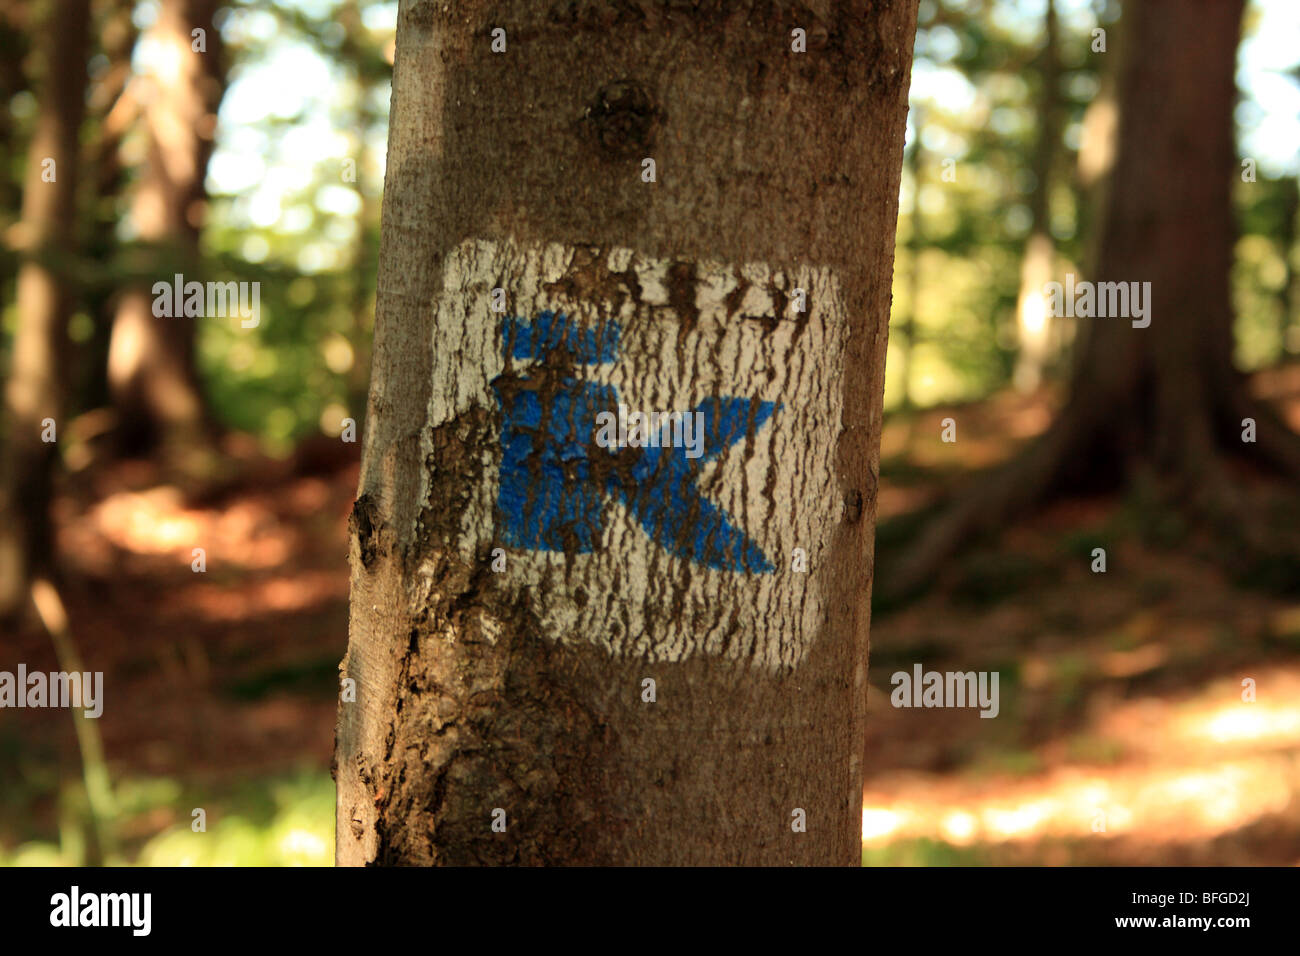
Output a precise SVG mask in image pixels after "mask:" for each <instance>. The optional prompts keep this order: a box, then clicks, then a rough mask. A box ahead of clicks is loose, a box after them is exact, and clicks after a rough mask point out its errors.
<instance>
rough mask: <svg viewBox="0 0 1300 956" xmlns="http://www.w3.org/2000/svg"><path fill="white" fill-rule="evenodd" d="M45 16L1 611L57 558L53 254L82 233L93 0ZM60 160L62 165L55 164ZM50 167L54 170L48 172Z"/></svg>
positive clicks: (58, 324)
mask: <svg viewBox="0 0 1300 956" xmlns="http://www.w3.org/2000/svg"><path fill="white" fill-rule="evenodd" d="M48 10H49V13H48V16H47V17H46V18H45V19H44V22H43V24H42V32H41V40H40V47H41V50H42V58H41V59H42V64H43V69H44V76H43V80H42V82H43V87H42V90H41V94H40V117H39V119H38V120H37V124H36V129H35V132H34V133H33V135H32V141H31V145H30V148H29V150H28V157H27V175H26V180H25V182H24V185H23V212H22V230H21V242H22V246H23V254H24V256H25V257H26V261H24V262H23V264H22V266H21V267H20V268H19V271H18V316H19V322H18V331H17V334H16V335H15V336H14V344H13V357H12V361H11V364H10V369H9V378H8V381H7V382H6V383H5V425H6V429H7V430H6V434H5V436H4V437H5V448H4V450H3V454H2V455H0V617H9V616H12V615H13V614H15V613H17V612H18V611H20V610H21V609H22V608H23V607H24V606H25V605H26V603H27V598H28V590H29V586H30V582H31V580H32V577H33V575H34V574H35V573H37V572H40V571H46V570H47V569H48V568H49V566H50V565H51V564H52V562H53V553H54V529H53V528H52V526H51V522H50V501H51V497H52V485H53V478H54V463H55V449H56V447H57V446H56V444H55V443H54V442H47V441H43V440H42V433H43V432H44V431H45V428H44V426H43V425H42V422H44V420H45V419H47V418H48V419H53V420H54V425H55V433H54V437H55V438H57V435H58V431H57V429H58V428H59V427H61V426H62V425H63V422H62V418H61V415H62V402H63V392H64V390H63V383H62V378H61V375H62V372H63V370H64V367H65V357H66V351H67V349H66V345H67V326H68V315H69V312H70V311H71V308H72V303H73V301H74V299H73V294H72V290H71V285H70V281H69V277H68V276H66V275H59V274H58V273H57V272H56V271H55V267H54V266H53V265H51V261H57V260H58V259H59V258H60V257H62V258H66V257H67V256H68V255H69V254H70V253H71V252H72V251H73V248H74V246H75V243H76V240H77V221H78V219H77V172H78V169H77V166H78V160H79V156H78V135H79V133H80V131H81V121H82V117H83V114H84V112H85V106H84V104H85V93H86V53H87V42H88V37H87V21H88V19H89V16H90V11H89V4H88V0H53V2H52V3H50V4H49V7H48ZM50 160H53V163H54V165H53V166H52V167H50V166H48V165H47V163H48V161H50ZM47 175H51V176H52V177H53V178H52V179H49V180H47V178H46V177H47Z"/></svg>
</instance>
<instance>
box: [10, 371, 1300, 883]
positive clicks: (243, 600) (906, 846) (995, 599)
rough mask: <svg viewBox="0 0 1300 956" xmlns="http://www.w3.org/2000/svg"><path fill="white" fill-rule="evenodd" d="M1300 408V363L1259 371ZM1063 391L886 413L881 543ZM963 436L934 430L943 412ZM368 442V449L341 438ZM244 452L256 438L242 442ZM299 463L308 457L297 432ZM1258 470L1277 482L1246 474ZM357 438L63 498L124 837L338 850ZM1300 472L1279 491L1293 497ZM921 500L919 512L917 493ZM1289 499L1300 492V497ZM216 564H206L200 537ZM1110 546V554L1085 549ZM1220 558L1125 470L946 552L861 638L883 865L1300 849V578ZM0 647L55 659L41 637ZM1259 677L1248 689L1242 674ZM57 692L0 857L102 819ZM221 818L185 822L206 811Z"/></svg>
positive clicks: (290, 858) (19, 776)
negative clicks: (187, 479) (894, 697)
mask: <svg viewBox="0 0 1300 956" xmlns="http://www.w3.org/2000/svg"><path fill="white" fill-rule="evenodd" d="M1256 386H1257V390H1258V391H1260V392H1261V393H1263V394H1267V395H1270V396H1271V397H1274V398H1277V399H1279V400H1282V401H1283V402H1284V403H1285V407H1286V408H1287V409H1288V414H1289V416H1290V418H1291V421H1292V425H1293V427H1296V428H1300V369H1291V370H1287V371H1281V372H1276V373H1266V374H1264V375H1261V376H1258V377H1257V380H1256ZM1050 414H1051V409H1050V398H1049V397H1048V396H1046V395H1041V394H1040V395H1037V396H1030V397H1020V396H1012V395H1001V396H996V397H994V398H993V399H990V400H988V401H985V402H981V403H978V404H974V405H967V406H962V407H960V408H948V409H933V410H930V411H927V412H925V413H923V414H921V415H917V416H913V417H910V418H901V417H895V418H893V419H891V420H890V421H889V422H888V423H887V425H886V430H885V434H884V436H883V437H882V480H881V496H880V520H881V526H880V546H879V548H878V561H879V562H880V565H881V566H884V563H885V562H887V561H888V560H889V558H890V556H891V555H893V554H896V553H897V549H898V547H900V546H901V545H902V544H903V543H905V542H906V540H908V539H909V538H910V536H911V535H912V534H914V532H915V528H916V519H915V517H914V515H915V514H916V513H917V512H918V509H920V511H922V512H924V510H925V509H927V508H929V507H930V506H931V505H932V504H933V503H934V502H935V501H936V500H938V499H939V498H940V497H941V495H942V494H943V493H944V492H945V491H948V490H951V489H954V488H960V486H961V484H962V483H963V482H964V481H965V480H967V478H968V477H969V474H970V472H971V470H972V469H975V468H979V467H983V466H984V465H987V464H990V463H993V462H996V461H998V460H1000V459H1002V458H1004V457H1005V456H1006V455H1008V454H1009V453H1010V452H1011V450H1012V449H1013V447H1014V446H1015V445H1016V443H1018V442H1020V441H1023V440H1026V439H1028V438H1029V437H1031V436H1032V435H1033V434H1035V433H1036V432H1038V431H1039V430H1041V428H1042V427H1044V426H1045V425H1046V423H1047V420H1048V418H1049V417H1050ZM948 415H952V416H953V417H955V418H956V419H957V420H958V423H959V436H960V438H959V441H958V442H957V443H955V444H950V445H946V444H943V443H941V442H940V441H939V432H940V425H939V422H940V419H942V418H944V417H946V416H948ZM352 447H354V448H355V447H356V446H352ZM252 460H255V459H254V458H252V457H251V456H250V461H252ZM299 461H300V464H301V457H300V459H299ZM1240 478H1241V480H1242V482H1243V483H1244V485H1245V486H1246V487H1249V488H1250V489H1252V493H1253V494H1256V495H1258V496H1260V497H1264V498H1272V497H1279V496H1281V495H1282V492H1281V491H1280V490H1279V489H1278V488H1277V486H1275V485H1273V484H1271V483H1270V482H1269V481H1267V480H1265V479H1264V478H1263V477H1262V476H1257V475H1254V474H1252V473H1248V472H1245V473H1242V474H1241V475H1240ZM356 480H357V471H356V466H355V464H351V463H347V462H343V463H338V462H334V463H333V464H332V465H331V466H330V467H328V468H325V467H318V468H315V469H312V468H305V467H298V468H294V467H291V466H289V465H287V464H285V465H272V464H268V463H265V462H262V463H260V464H258V465H257V466H256V467H254V468H253V470H252V471H251V472H248V473H246V474H245V475H244V477H243V478H242V480H241V481H240V483H239V485H238V486H237V487H232V488H230V489H228V490H227V491H226V492H225V493H223V494H221V495H218V496H209V497H208V498H207V499H205V500H201V501H194V500H187V499H186V498H185V497H184V496H183V495H182V494H181V492H180V491H178V490H177V489H175V488H172V487H170V486H167V485H159V484H157V475H156V472H155V471H154V470H153V468H152V466H151V465H149V464H147V463H119V464H117V465H114V466H112V467H107V468H89V469H86V471H85V472H84V473H81V474H78V475H75V476H74V480H72V481H69V482H68V487H67V488H66V489H65V491H64V493H63V494H61V495H60V497H59V500H58V506H57V514H58V521H59V526H60V544H61V547H62V550H63V554H64V555H65V556H66V563H67V566H68V574H67V579H66V582H65V585H64V588H63V597H64V600H65V601H66V603H67V606H68V612H69V618H70V621H71V629H72V633H73V635H74V637H75V639H76V641H77V644H78V646H79V649H80V652H81V654H82V656H83V657H84V659H85V666H86V668H87V669H90V670H99V671H104V672H105V686H106V692H105V693H106V697H107V705H106V707H105V710H104V715H103V717H102V718H101V719H100V720H98V721H97V722H96V725H97V728H98V730H99V731H100V733H101V735H102V737H103V740H104V746H105V750H106V753H107V758H108V765H109V768H110V770H111V772H112V779H113V786H114V798H115V806H114V807H113V813H114V819H113V823H112V832H113V834H114V836H115V837H116V840H117V842H118V844H119V846H120V849H119V856H118V858H119V859H122V860H126V861H130V862H139V863H262V864H283V863H305V864H316V863H328V862H329V861H330V860H331V858H332V846H333V785H332V782H331V780H330V777H329V765H330V759H331V753H332V749H333V734H334V716H335V706H336V703H335V702H336V700H337V692H338V691H337V688H338V674H337V664H338V662H339V659H340V658H341V657H342V655H343V651H344V649H345V647H346V640H347V589H348V571H347V515H348V512H349V510H350V507H351V502H352V498H353V496H354V494H355V489H356ZM1294 497H1295V496H1294V494H1293V493H1292V494H1291V495H1290V498H1294ZM909 516H912V517H909ZM1298 520H1300V519H1298ZM196 547H201V548H203V549H204V551H205V560H206V570H205V571H204V572H203V573H196V572H195V571H194V570H193V569H192V562H193V561H194V552H193V549H194V548H196ZM1095 547H1104V548H1105V549H1106V555H1107V569H1106V572H1105V573H1094V572H1092V571H1091V569H1090V566H1091V564H1092V561H1093V558H1092V549H1093V548H1095ZM1293 572H1294V569H1291V568H1283V569H1281V570H1280V571H1279V572H1278V573H1277V574H1270V571H1269V569H1268V568H1266V567H1264V568H1261V567H1251V568H1248V569H1246V568H1232V567H1225V564H1224V561H1223V560H1222V554H1221V553H1219V549H1218V548H1217V547H1216V543H1215V541H1214V540H1213V538H1210V537H1208V536H1206V535H1204V534H1203V533H1202V532H1199V531H1198V530H1197V529H1195V528H1191V527H1188V526H1186V524H1185V523H1183V522H1182V520H1181V519H1180V518H1179V517H1178V515H1177V514H1174V513H1169V512H1167V511H1164V510H1162V509H1160V508H1156V507H1153V506H1151V505H1150V504H1149V502H1146V501H1143V500H1141V499H1139V498H1137V497H1135V496H1134V495H1132V494H1129V495H1125V496H1116V495H1112V496H1108V497H1097V498H1089V499H1073V500H1067V501H1063V502H1061V503H1059V504H1057V505H1054V506H1052V507H1049V508H1048V509H1046V510H1045V511H1042V512H1039V513H1037V514H1036V515H1033V516H1029V517H1027V518H1026V520H1025V521H1024V522H1022V523H1021V524H1020V525H1018V526H1017V527H1014V528H1011V529H1009V530H1008V531H1007V532H1005V533H1004V534H1003V535H1002V536H1001V537H1000V539H999V540H997V541H994V542H989V543H984V544H981V545H978V546H977V547H976V548H974V549H973V550H971V551H969V552H967V553H966V554H965V555H963V556H962V557H960V558H959V559H958V560H956V561H954V562H952V563H951V564H950V565H949V567H948V568H947V570H946V571H945V573H944V574H943V575H942V576H941V577H940V578H939V579H938V580H936V581H935V582H933V586H932V587H931V588H930V589H929V590H928V591H927V592H926V593H925V594H924V595H923V596H921V597H920V598H918V599H916V600H914V601H912V602H911V603H909V604H906V605H904V606H900V607H896V608H891V609H884V608H879V607H878V608H877V610H876V613H875V620H874V621H873V623H872V635H871V645H872V650H871V668H870V670H871V694H870V699H869V708H870V719H869V722H868V733H867V740H866V741H865V748H866V749H865V754H866V761H867V768H868V779H867V785H866V794H865V810H864V814H863V858H864V861H865V862H867V863H874V864H982V863H1046V864H1076V863H1086V864H1172V863H1193V864H1288V865H1294V864H1298V863H1300V589H1297V588H1296V587H1295V574H1294V573H1293ZM3 643H4V648H5V658H6V660H7V659H9V658H10V656H11V652H13V651H15V650H16V652H17V653H16V655H15V659H16V660H20V661H24V662H26V664H27V666H28V669H29V670H38V669H43V670H53V669H56V668H57V665H56V662H55V657H54V654H53V651H52V650H51V647H50V642H49V639H48V637H47V636H45V635H44V633H43V632H42V631H40V630H39V629H37V628H34V627H33V628H29V629H27V630H24V631H23V632H21V633H19V634H17V635H16V636H11V635H5V638H4V642H3ZM916 664H921V665H922V666H923V667H924V669H925V670H927V671H930V670H938V671H972V670H973V671H996V672H997V673H998V675H999V713H998V716H997V717H996V718H994V719H983V718H981V717H980V716H979V712H978V710H977V709H957V708H934V709H903V708H894V707H893V706H891V704H890V693H891V690H892V687H891V682H890V678H891V675H892V674H893V673H895V672H897V671H906V672H908V673H910V672H911V671H912V668H913V666H914V665H916ZM1246 679H1250V680H1251V681H1253V682H1254V692H1255V700H1254V701H1253V702H1247V701H1244V700H1243V681H1244V680H1246ZM80 777H81V765H80V761H79V757H78V750H77V744H76V737H75V735H74V731H73V722H72V720H71V719H70V717H69V715H68V714H67V712H65V711H57V710H40V711H30V710H28V711H17V710H7V711H5V712H4V714H3V716H2V717H0V781H3V782H4V786H2V787H0V862H8V863H39V862H69V863H76V862H80V861H82V860H83V859H85V858H86V855H87V847H88V846H89V845H90V844H91V842H92V840H93V836H92V834H91V833H90V832H89V826H88V824H87V823H86V819H87V815H86V813H85V805H86V798H85V792H84V789H83V788H82V787H81V785H80ZM197 809H202V810H203V811H204V816H205V822H206V827H207V832H206V833H205V834H196V833H194V832H193V828H192V820H193V819H194V817H195V814H194V811H195V810H197Z"/></svg>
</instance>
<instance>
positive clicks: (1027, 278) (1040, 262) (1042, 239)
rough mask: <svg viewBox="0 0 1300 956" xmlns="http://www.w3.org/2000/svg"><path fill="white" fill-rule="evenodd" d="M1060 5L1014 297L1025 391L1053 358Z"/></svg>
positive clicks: (1019, 373)
mask: <svg viewBox="0 0 1300 956" xmlns="http://www.w3.org/2000/svg"><path fill="white" fill-rule="evenodd" d="M1057 32H1058V31H1057V21H1056V4H1055V0H1047V12H1046V13H1045V14H1044V16H1043V33H1044V36H1045V39H1044V43H1043V51H1042V54H1041V55H1040V57H1039V70H1038V81H1039V83H1040V84H1042V88H1041V89H1040V91H1039V102H1038V139H1037V142H1036V143H1035V144H1034V159H1033V173H1034V191H1033V194H1032V195H1031V196H1030V198H1029V212H1030V225H1029V237H1028V238H1027V239H1026V240H1025V251H1024V255H1023V256H1022V257H1021V260H1020V294H1019V296H1018V297H1017V300H1016V331H1017V340H1018V342H1019V351H1018V353H1017V355H1016V367H1015V371H1014V372H1013V373H1012V382H1013V384H1014V385H1015V387H1016V388H1017V389H1019V390H1020V391H1022V392H1032V391H1034V390H1035V389H1036V388H1038V386H1039V385H1040V384H1041V383H1042V380H1043V368H1044V366H1045V365H1046V364H1047V362H1048V359H1049V358H1050V353H1051V345H1052V337H1051V336H1052V318H1051V315H1050V313H1049V312H1048V310H1047V301H1046V298H1045V297H1044V295H1043V289H1044V287H1045V286H1046V285H1047V283H1048V282H1050V281H1051V278H1052V268H1053V264H1054V260H1055V258H1056V246H1055V243H1053V242H1052V223H1051V211H1052V170H1053V167H1054V166H1055V165H1056V154H1057V152H1058V151H1059V149H1060V140H1061V119H1060V117H1061V62H1060V54H1059V52H1058V49H1057V47H1058V44H1059V39H1058V37H1057Z"/></svg>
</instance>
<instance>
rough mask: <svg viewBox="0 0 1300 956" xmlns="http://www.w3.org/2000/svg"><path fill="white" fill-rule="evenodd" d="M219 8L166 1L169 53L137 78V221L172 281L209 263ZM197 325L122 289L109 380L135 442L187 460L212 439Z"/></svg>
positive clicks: (162, 29)
mask: <svg viewBox="0 0 1300 956" xmlns="http://www.w3.org/2000/svg"><path fill="white" fill-rule="evenodd" d="M218 6H219V0H163V2H162V4H161V6H160V8H159V11H158V20H157V22H156V23H155V24H154V25H153V26H152V27H151V28H150V30H149V35H150V36H151V37H152V38H153V39H154V41H155V42H156V43H157V44H158V45H159V47H160V48H161V49H163V50H165V51H166V55H165V57H164V60H163V63H162V65H161V67H160V68H159V71H158V73H156V74H154V75H150V76H148V77H146V78H143V79H139V80H137V81H136V82H137V83H139V84H141V87H142V90H141V96H142V97H143V99H144V100H145V103H146V105H145V107H144V111H143V115H142V118H143V121H144V123H145V124H146V127H147V129H148V143H149V145H148V154H147V158H146V160H145V165H144V168H143V170H142V171H141V174H140V179H139V182H138V183H137V184H136V187H135V195H134V199H133V201H132V206H131V219H132V222H133V223H134V225H135V229H136V232H137V235H138V238H139V239H140V240H141V241H143V242H147V243H154V244H156V248H157V249H158V250H159V251H160V252H162V253H164V255H163V256H161V257H160V262H159V265H158V270H159V271H158V277H157V278H158V280H162V281H170V280H171V277H172V275H173V274H174V272H173V270H175V269H186V268H188V269H190V270H193V269H197V268H198V264H199V233H200V230H201V228H202V225H203V220H204V217H205V216H206V204H207V192H206V190H205V188H204V177H205V176H206V174H207V168H208V158H209V157H210V156H211V154H212V146H213V133H214V132H215V130H216V122H217V108H218V106H219V105H220V103H221V97H222V94H223V92H224V70H223V68H222V55H223V51H222V43H221V34H220V31H219V30H217V29H216V27H214V26H213V23H212V16H213V14H214V13H215V12H216V10H217V8H218ZM195 29H202V30H204V31H205V37H204V42H205V47H206V50H205V51H204V52H198V51H196V50H194V49H193V42H194V41H193V36H192V32H193V31H194V30H195ZM162 259H165V260H166V261H165V262H162V261H161V260H162ZM167 266H170V267H171V268H166V267H167ZM186 278H187V279H188V278H189V276H186ZM196 278H197V277H196ZM195 331H196V327H195V320H194V319H192V318H186V317H184V316H179V315H178V316H161V317H159V316H155V315H154V314H153V296H152V293H151V292H150V290H149V288H148V287H143V286H142V287H136V288H130V289H127V290H126V291H125V292H124V293H123V294H122V297H121V300H120V301H119V303H118V306H117V313H116V316H115V317H114V321H113V333H112V336H111V338H110V342H109V350H108V383H109V389H110V392H111V394H112V396H113V401H114V405H115V407H116V409H117V411H118V415H119V417H120V426H121V437H122V440H123V444H124V445H125V447H126V448H128V449H129V450H132V451H140V450H144V449H147V448H150V447H153V446H155V445H159V444H161V445H162V446H163V448H164V451H165V453H166V454H167V456H168V457H170V458H172V459H173V460H174V461H176V462H177V463H181V464H183V463H184V459H185V456H186V455H187V454H188V453H189V452H191V451H193V450H195V449H203V448H204V447H205V446H206V445H207V442H208V438H209V424H210V423H209V421H208V416H207V406H206V403H205V401H204V398H203V391H202V387H201V385H200V382H199V377H198V371H197V368H196V365H195V354H194V345H195Z"/></svg>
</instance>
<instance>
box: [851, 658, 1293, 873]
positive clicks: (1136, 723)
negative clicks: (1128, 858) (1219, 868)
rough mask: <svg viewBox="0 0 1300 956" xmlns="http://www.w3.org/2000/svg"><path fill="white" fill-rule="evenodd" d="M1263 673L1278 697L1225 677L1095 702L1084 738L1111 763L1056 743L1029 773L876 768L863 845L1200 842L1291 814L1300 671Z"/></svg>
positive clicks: (1041, 751)
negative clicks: (1245, 692)
mask: <svg viewBox="0 0 1300 956" xmlns="http://www.w3.org/2000/svg"><path fill="white" fill-rule="evenodd" d="M1153 646H1159V645H1153ZM1255 673H1256V678H1257V685H1258V687H1260V688H1267V699H1260V700H1257V701H1255V702H1247V701H1242V700H1241V699H1240V698H1239V696H1229V695H1231V694H1232V691H1233V688H1234V687H1235V686H1236V685H1235V684H1233V683H1225V682H1224V681H1215V682H1212V683H1210V684H1208V685H1206V686H1205V687H1203V688H1202V689H1201V690H1200V691H1198V692H1196V693H1194V694H1191V695H1184V696H1183V697H1181V698H1180V699H1165V698H1160V697H1143V698H1139V699H1137V700H1134V701H1129V702H1123V703H1118V704H1115V705H1113V706H1110V707H1099V708H1094V711H1095V717H1094V719H1092V720H1090V721H1088V722H1087V723H1086V724H1085V725H1084V726H1083V727H1081V728H1079V730H1078V734H1077V735H1076V736H1077V737H1082V738H1086V739H1088V740H1090V741H1092V743H1093V747H1094V748H1095V749H1096V748H1099V747H1100V744H1106V745H1108V746H1109V747H1110V748H1112V751H1113V752H1114V753H1118V754H1122V755H1123V756H1122V757H1121V759H1119V760H1117V761H1115V762H1113V763H1111V764H1109V765H1106V766H1095V765H1093V766H1089V765H1088V763H1087V761H1085V760H1083V759H1081V758H1080V757H1079V756H1077V755H1072V752H1071V751H1070V749H1069V748H1068V747H1064V746H1060V745H1058V744H1056V743H1054V742H1050V741H1049V742H1048V743H1047V744H1045V745H1044V746H1042V747H1040V748H1038V750H1037V753H1038V755H1039V757H1040V759H1041V769H1039V770H1038V771H1037V772H1034V773H1031V774H1029V775H1019V776H1012V775H1008V774H992V775H990V774H988V773H986V772H978V771H976V770H974V769H971V770H967V771H961V772H958V773H952V774H946V773H917V772H915V771H890V772H885V773H882V774H880V775H878V776H875V777H874V778H872V779H871V780H870V782H869V785H868V788H867V790H866V793H865V795H864V803H865V806H864V810H863V815H862V820H863V828H862V839H863V844H864V846H866V847H873V846H876V847H879V846H887V845H889V844H891V843H893V842H896V841H899V840H915V839H922V838H926V839H937V840H942V841H945V842H946V843H949V844H952V845H954V846H959V847H961V846H970V845H973V844H982V845H986V846H987V845H996V844H1003V843H1030V842H1033V841H1041V840H1045V839H1056V840H1061V839H1065V840H1070V839H1083V840H1086V839H1095V840H1100V841H1104V840H1106V839H1107V838H1113V837H1125V838H1127V839H1128V841H1129V843H1136V844H1139V845H1149V846H1151V847H1153V848H1154V847H1159V846H1167V845H1171V844H1187V845H1195V844H1197V843H1198V842H1202V841H1206V840H1210V839H1213V838H1215V837H1219V836H1223V835H1225V834H1229V833H1231V832H1233V831H1236V830H1239V829H1241V828H1243V827H1247V826H1250V825H1252V824H1256V823H1258V822H1260V821H1262V820H1266V819H1269V818H1271V817H1274V816H1276V815H1281V814H1286V813H1287V812H1289V811H1290V810H1291V809H1292V808H1294V807H1296V806H1300V749H1298V748H1297V745H1298V744H1300V670H1297V669H1291V668H1256V669H1255ZM1225 697H1227V698H1228V699H1227V700H1226V701H1225Z"/></svg>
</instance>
